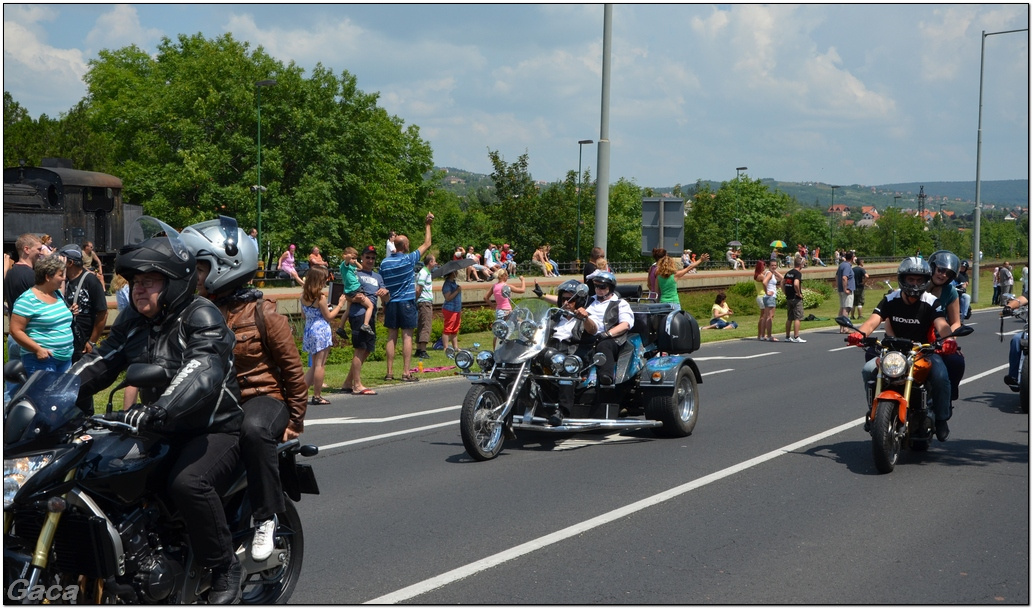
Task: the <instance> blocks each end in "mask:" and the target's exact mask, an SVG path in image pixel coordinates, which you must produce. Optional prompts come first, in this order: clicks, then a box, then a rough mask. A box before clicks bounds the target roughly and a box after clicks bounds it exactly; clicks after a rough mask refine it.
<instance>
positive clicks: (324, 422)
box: [305, 404, 463, 426]
mask: <svg viewBox="0 0 1033 609" xmlns="http://www.w3.org/2000/svg"><path fill="white" fill-rule="evenodd" d="M462 407H463V406H462V404H456V405H455V406H445V407H444V408H435V409H434V410H421V411H419V412H410V413H408V414H399V415H395V416H393V417H381V418H379V419H357V418H355V417H334V418H331V419H311V420H306V421H305V425H306V426H308V425H340V424H344V423H389V422H391V421H400V420H402V419H411V418H412V417H422V416H424V415H428V414H437V413H439V412H448V411H449V410H459V409H460V408H462Z"/></svg>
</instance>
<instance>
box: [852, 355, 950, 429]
mask: <svg viewBox="0 0 1033 609" xmlns="http://www.w3.org/2000/svg"><path fill="white" fill-rule="evenodd" d="M926 357H927V359H928V360H929V363H930V364H931V365H932V369H931V370H930V371H929V378H928V380H926V387H927V388H928V389H929V397H931V398H932V402H933V417H934V418H935V419H936V420H937V421H947V420H949V419H950V418H951V399H950V397H951V384H950V378H949V377H948V376H947V366H945V365H944V364H943V360H942V359H941V358H940V356H939V355H936V354H935V353H933V354H930V355H928V356H926ZM877 361H878V360H877V359H874V358H873V359H870V360H868V362H867V363H866V364H865V365H864V368H862V369H861V378H862V379H864V386H865V387H867V386H868V381H874V380H875V377H876V370H875V362H877ZM868 407H869V408H871V404H869V405H868Z"/></svg>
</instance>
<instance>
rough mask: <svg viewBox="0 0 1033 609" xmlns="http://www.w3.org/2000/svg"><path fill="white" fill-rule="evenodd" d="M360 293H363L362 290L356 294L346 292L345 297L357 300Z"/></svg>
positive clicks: (355, 292)
mask: <svg viewBox="0 0 1033 609" xmlns="http://www.w3.org/2000/svg"><path fill="white" fill-rule="evenodd" d="M360 293H362V288H359V289H358V290H355V291H354V292H345V293H344V295H345V297H346V298H347V299H348V300H355V297H356V296H358V295H359V294H360ZM367 300H368V299H367Z"/></svg>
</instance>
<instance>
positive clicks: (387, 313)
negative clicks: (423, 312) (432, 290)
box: [384, 300, 419, 330]
mask: <svg viewBox="0 0 1033 609" xmlns="http://www.w3.org/2000/svg"><path fill="white" fill-rule="evenodd" d="M418 319H419V318H418V315H417V314H416V301H414V300H403V301H401V302H399V301H396V300H391V301H389V302H388V303H387V306H386V307H385V308H384V327H385V328H387V329H388V330H412V329H413V328H415V327H416V323H417V321H418Z"/></svg>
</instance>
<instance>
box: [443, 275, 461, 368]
mask: <svg viewBox="0 0 1033 609" xmlns="http://www.w3.org/2000/svg"><path fill="white" fill-rule="evenodd" d="M462 292H463V288H462V287H460V285H459V284H458V283H456V274H455V272H454V271H453V272H451V273H449V274H448V275H445V283H444V285H442V286H441V296H442V298H444V302H443V303H441V314H442V315H444V316H445V330H444V332H443V334H444V335H445V340H444V341H442V342H443V344H444V346H445V347H448V346H449V345H451V346H452V348H453V349H455V350H456V351H458V350H459V338H458V337H459V326H460V324H461V323H462V320H463V294H462Z"/></svg>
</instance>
